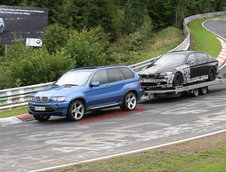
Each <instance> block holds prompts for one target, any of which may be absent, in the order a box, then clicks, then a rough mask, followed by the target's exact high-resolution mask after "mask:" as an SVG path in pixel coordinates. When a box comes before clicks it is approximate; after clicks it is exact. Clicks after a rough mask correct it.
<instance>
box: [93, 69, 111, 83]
mask: <svg viewBox="0 0 226 172" xmlns="http://www.w3.org/2000/svg"><path fill="white" fill-rule="evenodd" d="M92 82H100V85H101V84H106V83H108V78H107V72H106V70H100V71H97V72H96V73H95V74H94V76H93V78H92V80H91V83H92Z"/></svg>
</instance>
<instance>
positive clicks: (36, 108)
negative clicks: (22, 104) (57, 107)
mask: <svg viewBox="0 0 226 172" xmlns="http://www.w3.org/2000/svg"><path fill="white" fill-rule="evenodd" d="M35 110H36V111H46V107H43V106H35Z"/></svg>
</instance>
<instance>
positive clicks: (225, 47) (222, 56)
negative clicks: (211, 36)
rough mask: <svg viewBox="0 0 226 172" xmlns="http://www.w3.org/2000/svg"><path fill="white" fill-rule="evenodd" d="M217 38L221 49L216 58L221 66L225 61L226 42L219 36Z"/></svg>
mask: <svg viewBox="0 0 226 172" xmlns="http://www.w3.org/2000/svg"><path fill="white" fill-rule="evenodd" d="M218 39H219V41H220V43H221V46H222V50H221V52H220V54H219V55H218V57H217V60H218V63H219V65H220V66H221V65H222V64H223V63H224V62H225V61H226V43H225V42H224V41H223V40H222V39H221V38H218Z"/></svg>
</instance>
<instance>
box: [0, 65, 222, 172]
mask: <svg viewBox="0 0 226 172" xmlns="http://www.w3.org/2000/svg"><path fill="white" fill-rule="evenodd" d="M222 72H223V73H224V72H225V73H226V68H223V69H222V71H221V75H222ZM225 99H226V83H224V84H223V85H216V86H211V87H210V88H209V93H208V94H207V95H204V96H198V97H189V96H183V97H180V98H169V99H164V100H158V101H155V102H148V101H146V102H142V103H140V104H139V106H141V107H143V108H144V110H143V111H140V112H137V113H131V114H128V115H121V116H118V117H115V118H112V119H105V120H101V121H98V122H92V123H90V124H84V125H79V122H70V121H68V120H66V119H64V118H56V117H55V118H51V119H50V121H49V122H45V123H40V122H37V121H30V122H25V123H22V124H21V123H20V124H13V125H8V126H4V127H0V138H1V139H0V147H1V152H0V159H1V163H0V171H28V170H36V169H41V168H47V167H52V166H57V165H63V164H68V163H73V162H79V161H82V160H88V159H93V158H98V157H102V156H108V155H114V154H118V153H123V152H127V151H132V150H136V149H142V148H147V147H151V146H156V145H160V144H165V143H169V142H174V141H178V140H181V139H186V138H191V137H196V136H200V135H203V134H208V133H212V132H216V131H221V130H225V129H226V101H225ZM117 110H119V108H111V109H106V110H103V111H101V112H95V113H91V114H88V115H87V116H86V118H85V119H84V120H87V119H91V118H92V117H96V118H100V117H101V116H106V113H110V112H115V111H117ZM92 119H93V118H92Z"/></svg>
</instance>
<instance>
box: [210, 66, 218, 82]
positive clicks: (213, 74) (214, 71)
mask: <svg viewBox="0 0 226 172" xmlns="http://www.w3.org/2000/svg"><path fill="white" fill-rule="evenodd" d="M216 77H217V72H216V69H215V68H214V67H211V68H210V69H209V73H208V81H214V80H215V79H216Z"/></svg>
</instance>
